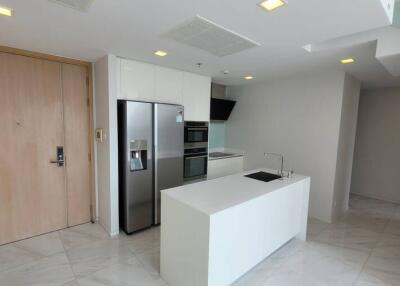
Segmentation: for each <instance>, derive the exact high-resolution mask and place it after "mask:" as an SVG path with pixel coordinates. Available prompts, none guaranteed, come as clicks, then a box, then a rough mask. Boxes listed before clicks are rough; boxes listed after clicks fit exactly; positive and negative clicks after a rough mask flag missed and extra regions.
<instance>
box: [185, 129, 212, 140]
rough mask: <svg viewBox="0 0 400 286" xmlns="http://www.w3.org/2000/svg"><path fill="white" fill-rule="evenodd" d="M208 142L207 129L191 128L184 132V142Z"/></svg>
mask: <svg viewBox="0 0 400 286" xmlns="http://www.w3.org/2000/svg"><path fill="white" fill-rule="evenodd" d="M207 141H208V128H191V127H188V128H186V130H185V142H187V143H196V142H207Z"/></svg>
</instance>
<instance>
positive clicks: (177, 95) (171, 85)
mask: <svg viewBox="0 0 400 286" xmlns="http://www.w3.org/2000/svg"><path fill="white" fill-rule="evenodd" d="M182 89H183V72H181V71H178V70H174V69H168V68H164V67H159V66H156V67H155V99H156V101H157V102H162V103H174V104H182Z"/></svg>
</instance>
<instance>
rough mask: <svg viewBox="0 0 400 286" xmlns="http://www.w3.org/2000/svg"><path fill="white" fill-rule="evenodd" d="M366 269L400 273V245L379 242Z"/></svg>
mask: <svg viewBox="0 0 400 286" xmlns="http://www.w3.org/2000/svg"><path fill="white" fill-rule="evenodd" d="M365 269H369V270H374V271H382V272H386V273H391V274H400V245H393V244H390V243H387V244H383V243H381V244H379V245H378V246H377V247H375V248H374V249H373V250H372V253H371V256H370V257H369V258H368V260H367V263H366V264H365Z"/></svg>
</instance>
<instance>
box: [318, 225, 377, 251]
mask: <svg viewBox="0 0 400 286" xmlns="http://www.w3.org/2000/svg"><path fill="white" fill-rule="evenodd" d="M380 236H381V234H380V233H378V232H375V231H371V230H367V229H363V228H343V227H340V226H339V227H335V226H332V227H329V228H328V229H326V230H324V231H322V232H321V233H320V234H319V235H318V236H317V237H316V238H315V239H314V240H315V241H318V242H322V243H327V244H331V245H335V246H339V247H345V248H349V249H356V250H363V251H366V252H369V251H370V250H372V249H373V248H374V247H375V245H376V244H377V243H378V241H379V239H380Z"/></svg>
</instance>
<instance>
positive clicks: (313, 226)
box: [307, 217, 329, 239]
mask: <svg viewBox="0 0 400 286" xmlns="http://www.w3.org/2000/svg"><path fill="white" fill-rule="evenodd" d="M328 227H329V223H326V222H323V221H320V220H318V219H315V218H311V217H310V218H309V219H308V224H307V239H313V238H315V237H317V236H318V235H319V234H320V233H321V232H322V231H324V230H325V229H327V228H328Z"/></svg>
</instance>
